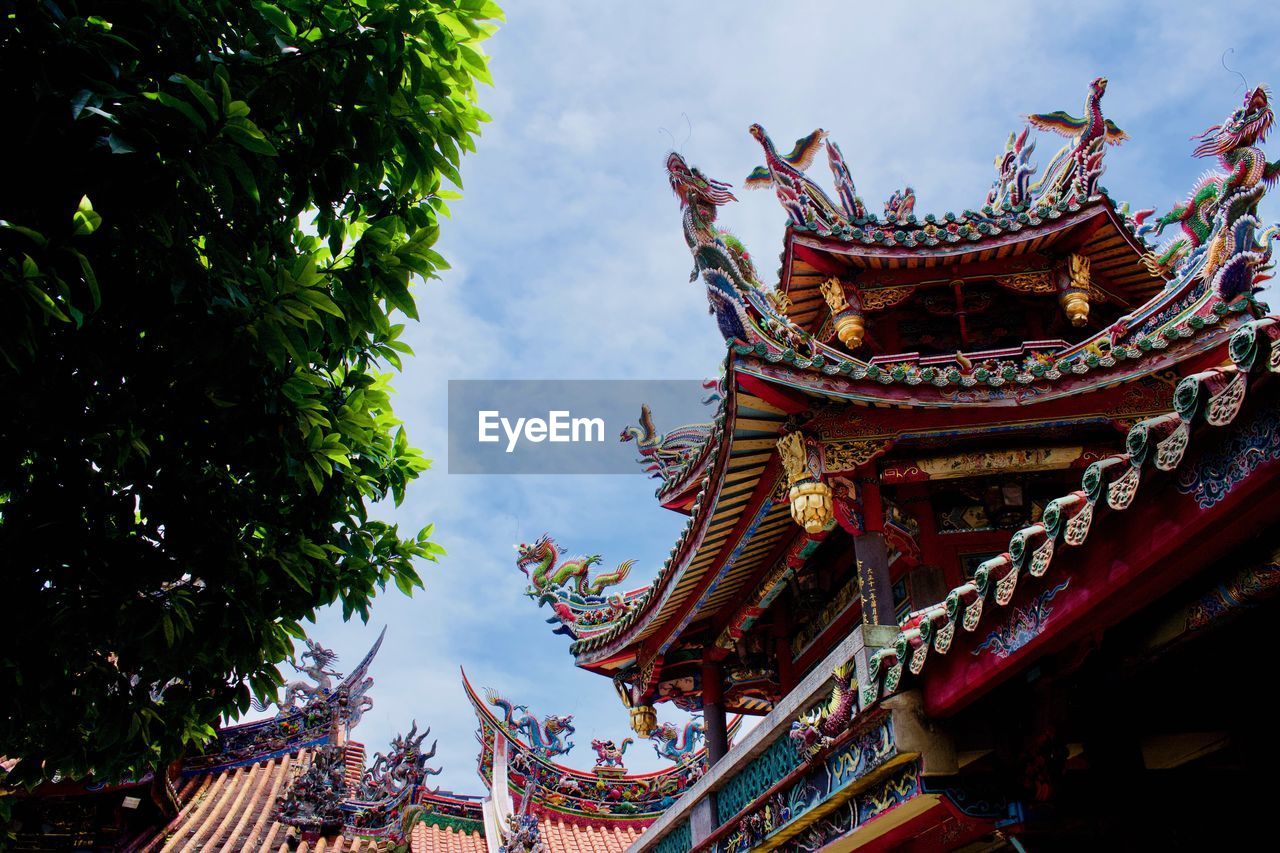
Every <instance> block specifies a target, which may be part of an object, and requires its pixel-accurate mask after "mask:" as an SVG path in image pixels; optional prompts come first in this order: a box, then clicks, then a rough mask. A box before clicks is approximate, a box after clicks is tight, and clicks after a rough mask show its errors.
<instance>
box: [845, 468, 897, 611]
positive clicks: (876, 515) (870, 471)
mask: <svg viewBox="0 0 1280 853" xmlns="http://www.w3.org/2000/svg"><path fill="white" fill-rule="evenodd" d="M861 473H862V474H863V476H862V478H861V483H860V484H859V485H860V487H861V489H860V496H861V498H862V523H863V526H864V527H865V528H866V532H864V533H863V534H862V535H861V536H855V537H853V556H854V559H855V560H856V561H857V566H858V589H859V591H860V592H861V594H862V623H863V624H864V625H897V624H898V623H897V620H896V619H894V615H893V584H892V583H891V582H890V580H889V548H888V545H886V544H885V541H884V504H883V502H882V501H881V498H880V481H879V479H878V478H877V477H876V471H875V468H874V466H872V465H870V464H868V465H864V466H863V468H862V470H861Z"/></svg>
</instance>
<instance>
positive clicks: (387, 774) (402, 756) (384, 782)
mask: <svg viewBox="0 0 1280 853" xmlns="http://www.w3.org/2000/svg"><path fill="white" fill-rule="evenodd" d="M429 734H431V729H430V727H428V728H427V729H426V731H424V732H422V734H418V722H417V721H416V720H415V721H414V723H413V727H412V728H410V729H409V733H408V734H407V735H396V736H395V737H394V738H392V739H391V750H390V751H389V752H378V753H374V757H373V763H372V764H371V765H369V768H368V769H367V770H365V771H364V775H363V776H362V777H361V779H360V785H359V788H358V793H357V796H358V798H359V799H362V800H366V801H370V802H373V801H377V800H384V799H390V798H394V797H398V796H400V795H401V794H403V793H405V791H407V790H410V789H412V788H414V787H415V786H417V785H420V784H422V781H423V780H424V779H425V778H426V777H428V776H438V775H439V774H440V770H439V769H438V768H431V767H428V766H427V762H428V761H430V760H431V759H432V758H434V757H435V754H436V744H437V743H438V741H432V743H431V748H430V749H429V750H426V751H425V752H424V751H423V749H422V742H423V741H424V740H426V739H427V735H429Z"/></svg>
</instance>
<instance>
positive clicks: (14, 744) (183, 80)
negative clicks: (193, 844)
mask: <svg viewBox="0 0 1280 853" xmlns="http://www.w3.org/2000/svg"><path fill="white" fill-rule="evenodd" d="M0 15H3V19H4V20H3V24H2V25H0V73H2V74H3V78H4V79H5V80H7V81H8V82H9V84H10V85H9V86H8V87H7V90H8V93H9V94H8V96H7V97H6V102H7V103H6V115H5V128H6V129H5V132H4V134H3V135H2V138H0V156H2V158H3V159H0V162H2V163H3V164H4V166H3V168H4V172H5V175H4V180H3V187H2V188H0V393H2V395H3V396H2V398H0V399H3V400H4V402H5V407H4V412H3V414H0V554H2V555H3V556H2V557H0V561H2V562H0V566H2V568H0V579H2V581H3V586H2V587H0V600H3V602H4V613H5V615H4V624H5V634H6V639H5V642H4V643H3V644H0V755H8V756H10V757H15V756H16V757H20V758H21V759H22V761H21V762H20V763H19V764H18V765H17V766H16V767H15V768H14V769H13V771H12V772H11V773H10V775H9V778H8V781H9V782H10V783H16V782H24V783H31V782H34V781H37V780H39V779H41V778H49V777H51V776H52V775H53V774H55V773H60V774H63V775H65V776H71V777H83V776H86V775H87V774H90V773H92V774H93V775H94V776H95V777H97V778H102V779H115V778H122V777H129V776H134V777H136V776H138V775H140V774H142V773H144V772H145V771H147V770H150V769H154V768H159V767H163V766H165V765H166V764H167V763H169V762H170V761H172V760H174V759H175V758H177V757H179V756H180V755H181V754H183V752H184V750H189V749H191V748H194V747H196V746H198V745H200V744H201V743H203V742H205V741H206V740H207V739H208V738H209V737H210V736H211V735H212V733H213V730H212V728H211V723H213V722H215V721H216V720H217V719H218V717H219V715H222V714H224V713H230V714H232V715H235V714H237V713H243V712H244V711H245V710H247V706H248V703H249V700H250V695H251V693H253V694H256V695H259V696H274V693H275V688H276V686H277V685H278V684H279V683H280V681H281V676H280V672H279V670H278V669H277V667H276V665H277V664H279V663H280V662H282V661H284V660H285V659H286V658H287V657H289V656H290V654H291V652H292V638H296V637H301V636H302V635H303V630H302V625H301V622H302V620H304V619H312V618H313V617H314V614H315V612H316V609H317V608H319V607H322V606H325V605H328V604H331V603H335V602H340V603H341V606H342V609H343V615H344V617H350V616H351V615H352V614H358V615H359V616H361V617H362V618H365V619H367V618H368V615H369V605H370V601H371V599H372V597H373V595H374V594H375V593H376V591H377V590H378V589H380V588H383V587H385V585H386V584H387V583H388V582H393V583H394V584H395V585H396V586H398V587H399V588H400V589H401V590H403V591H404V592H405V593H410V592H411V591H412V589H413V587H415V586H419V585H421V581H420V579H419V577H418V575H417V574H416V572H415V570H414V566H413V563H414V559H415V558H425V559H428V560H433V559H435V557H436V556H437V555H438V554H439V553H441V549H440V547H439V546H438V545H437V544H436V543H435V542H433V541H432V539H431V535H432V531H431V528H430V527H427V528H425V529H423V530H421V531H419V532H418V533H417V534H416V535H414V534H409V535H402V534H401V532H400V531H399V530H398V529H397V527H396V526H395V525H392V524H389V523H386V522H384V521H380V520H377V519H374V518H371V517H370V516H369V515H368V512H367V507H368V505H370V504H371V503H374V502H377V501H380V500H382V499H384V498H388V497H389V498H390V499H392V500H394V501H395V502H396V503H398V502H399V501H400V500H401V499H402V498H403V496H404V490H405V486H406V484H408V483H409V481H411V480H413V479H414V478H415V477H417V476H418V474H419V472H421V471H422V470H423V469H424V468H426V466H427V464H428V463H427V462H426V460H424V459H423V458H422V457H421V456H420V455H419V453H418V452H417V451H416V450H414V449H413V448H411V447H410V446H409V443H408V440H407V438H406V436H405V432H404V430H403V428H402V427H401V426H400V424H399V422H398V421H397V420H396V418H395V415H394V414H393V412H392V407H391V402H390V398H389V394H388V392H389V386H388V377H387V375H386V372H387V371H389V370H390V369H391V368H395V369H398V368H399V366H400V359H401V356H402V355H405V354H408V353H409V349H408V347H407V346H406V345H405V344H403V343H401V342H400V341H399V340H398V337H399V335H400V332H401V329H402V328H403V327H402V325H400V324H398V323H394V322H393V321H392V317H393V315H394V314H395V313H396V312H399V313H401V314H404V315H406V316H407V317H409V318H412V319H414V320H416V319H417V318H418V312H417V308H416V307H415V303H414V298H413V296H412V295H411V294H410V291H409V283H410V279H411V278H412V277H414V276H421V277H423V278H435V277H436V276H437V274H438V272H439V271H440V270H442V269H445V268H446V264H445V261H444V259H443V258H441V257H440V256H439V255H438V254H437V253H436V252H435V251H434V250H433V249H432V245H433V244H434V243H435V241H436V236H437V233H438V230H439V223H438V217H439V216H440V215H441V214H445V213H447V209H446V206H445V204H446V201H447V200H448V199H450V198H451V197H454V196H453V195H452V194H451V192H450V191H449V190H448V189H447V186H449V185H454V186H458V187H460V186H461V181H460V179H459V177H458V172H457V169H458V163H459V159H460V155H461V152H463V151H470V150H473V149H474V139H475V137H476V135H477V134H478V132H479V126H480V123H481V122H482V121H485V120H487V116H485V115H484V113H483V112H482V111H481V110H480V109H479V108H478V106H477V104H476V90H475V87H476V81H484V82H489V76H488V72H487V70H486V65H485V59H484V57H483V56H482V54H481V53H480V52H479V51H478V49H477V44H478V42H480V41H481V40H483V39H484V38H486V37H487V36H488V35H489V34H490V31H491V30H492V28H493V26H494V25H493V24H492V23H490V22H491V21H494V20H496V19H499V18H500V16H501V12H500V10H499V9H498V8H497V7H496V6H494V5H493V4H492V3H491V2H488V0H274V2H271V3H268V2H252V3H249V2H237V0H202V2H191V0H44V2H35V1H34V0H30V2H12V0H6V1H5V2H0ZM388 365H389V367H388Z"/></svg>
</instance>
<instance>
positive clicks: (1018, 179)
mask: <svg viewBox="0 0 1280 853" xmlns="http://www.w3.org/2000/svg"><path fill="white" fill-rule="evenodd" d="M1030 132H1031V128H1030V127H1024V128H1023V129H1022V133H1016V132H1011V133H1010V134H1009V139H1008V141H1007V142H1005V144H1004V152H1003V153H1002V154H1000V156H999V157H996V180H995V183H994V184H992V185H991V191H990V192H989V193H987V204H988V205H989V206H990V207H991V208H993V210H997V211H1003V210H1013V209H1016V208H1018V207H1021V206H1022V205H1023V204H1024V203H1025V202H1026V201H1027V198H1028V196H1029V192H1028V189H1029V186H1030V184H1031V176H1032V175H1033V174H1035V171H1036V167H1035V166H1033V165H1031V152H1033V151H1035V150H1036V144H1035V143H1034V142H1032V143H1031V144H1030V145H1028V144H1027V135H1028V134H1029V133H1030Z"/></svg>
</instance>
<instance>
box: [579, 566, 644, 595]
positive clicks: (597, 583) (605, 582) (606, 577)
mask: <svg viewBox="0 0 1280 853" xmlns="http://www.w3.org/2000/svg"><path fill="white" fill-rule="evenodd" d="M635 564H636V561H635V560H623V561H622V563H621V564H620V565H619V566H618V568H616V569H614V570H613V571H612V572H604V573H603V574H600V575H597V576H596V579H595V580H594V581H592V582H591V584H590V585H588V586H587V588H586V591H587V593H588V594H590V595H599V594H600V592H601V590H603V589H604V588H605V587H607V586H613V585H614V584H620V583H622V582H623V581H624V580H625V579H626V577H627V575H629V574H631V567H632V566H634V565H635Z"/></svg>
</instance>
